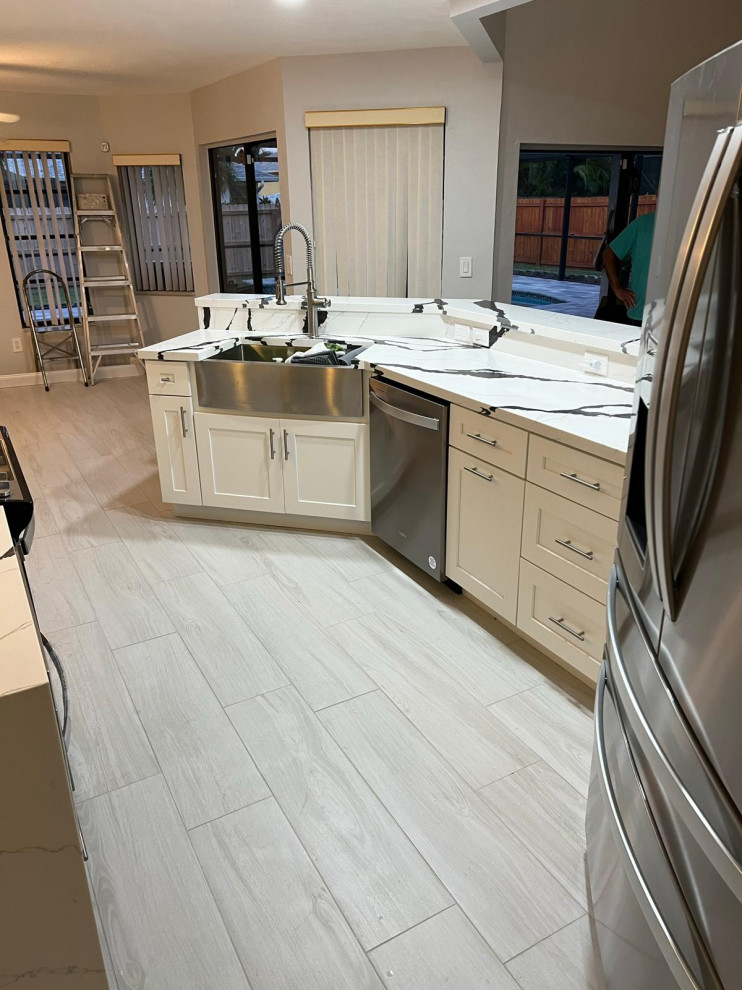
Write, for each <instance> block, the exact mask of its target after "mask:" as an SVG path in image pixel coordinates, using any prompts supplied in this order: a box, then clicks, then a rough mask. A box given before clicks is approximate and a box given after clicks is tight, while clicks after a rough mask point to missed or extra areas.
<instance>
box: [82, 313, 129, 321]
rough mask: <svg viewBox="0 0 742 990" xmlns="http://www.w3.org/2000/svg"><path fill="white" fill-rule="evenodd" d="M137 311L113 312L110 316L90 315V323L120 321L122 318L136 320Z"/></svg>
mask: <svg viewBox="0 0 742 990" xmlns="http://www.w3.org/2000/svg"><path fill="white" fill-rule="evenodd" d="M136 318H137V314H136V313H111V314H110V315H109V316H89V317H88V323H114V322H116V323H118V322H120V321H121V320H136Z"/></svg>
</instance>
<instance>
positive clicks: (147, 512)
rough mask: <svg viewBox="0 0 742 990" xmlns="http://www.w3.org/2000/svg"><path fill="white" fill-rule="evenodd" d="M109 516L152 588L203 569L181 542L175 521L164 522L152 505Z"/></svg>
mask: <svg viewBox="0 0 742 990" xmlns="http://www.w3.org/2000/svg"><path fill="white" fill-rule="evenodd" d="M106 515H107V516H108V518H109V519H110V521H111V522H112V523H113V527H114V529H115V530H116V532H117V533H118V535H119V536H120V538H121V540H122V541H123V543H124V545H125V546H126V548H127V549H128V551H129V553H130V554H131V555H132V557H133V558H134V560H135V562H136V564H137V566H138V567H139V569H140V570H141V572H142V574H143V575H144V577H145V578H146V579H147V580H148V581H149V582H150V583H151V584H156V583H157V582H158V581H171V580H172V579H173V578H178V577H184V576H185V575H187V574H195V573H197V572H198V571H200V570H201V569H202V568H201V565H200V564H199V562H198V561H197V560H196V558H195V557H194V556H193V554H192V553H191V551H190V550H189V549H188V547H186V546H185V545H184V544H183V542H182V541H181V540H180V539H179V538H178V534H177V532H176V528H175V526H174V525H173V523H172V521H171V520H167V519H163V518H162V516H161V515H160V514H159V512H157V510H156V509H155V507H154V506H153V505H152V503H151V502H149V501H147V502H141V503H139V504H138V505H129V506H125V507H121V508H117V509H111V510H109V511H108V512H107V513H106Z"/></svg>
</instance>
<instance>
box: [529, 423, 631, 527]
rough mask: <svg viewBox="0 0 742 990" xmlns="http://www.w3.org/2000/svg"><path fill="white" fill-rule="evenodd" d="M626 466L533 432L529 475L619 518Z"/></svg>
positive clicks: (573, 499) (610, 515)
mask: <svg viewBox="0 0 742 990" xmlns="http://www.w3.org/2000/svg"><path fill="white" fill-rule="evenodd" d="M624 473H625V470H624V466H623V465H622V464H614V463H613V462H612V461H604V460H603V459H602V458H601V457H593V456H592V454H586V453H584V452H583V451H581V450H575V449H574V448H573V447H566V446H565V445H564V444H563V443H554V441H553V440H546V439H544V437H537V436H534V435H531V441H530V443H529V446H528V470H527V472H526V477H527V478H528V480H529V481H532V482H533V483H534V484H536V485H540V487H541V488H548V489H549V491H552V492H556V493H557V495H563V496H564V497H565V498H568V499H571V500H572V501H573V502H579V504H580V505H585V506H587V508H588V509H595V511H596V512H600V513H602V514H603V515H604V516H609V517H610V518H611V519H618V517H619V515H620V512H621V490H622V488H623V482H624Z"/></svg>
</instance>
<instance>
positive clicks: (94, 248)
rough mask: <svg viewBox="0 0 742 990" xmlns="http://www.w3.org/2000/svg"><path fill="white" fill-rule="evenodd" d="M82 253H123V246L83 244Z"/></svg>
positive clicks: (81, 246)
mask: <svg viewBox="0 0 742 990" xmlns="http://www.w3.org/2000/svg"><path fill="white" fill-rule="evenodd" d="M80 250H81V251H123V250H124V245H123V244H81V245H80Z"/></svg>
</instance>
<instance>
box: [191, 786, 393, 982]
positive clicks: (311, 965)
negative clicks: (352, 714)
mask: <svg viewBox="0 0 742 990" xmlns="http://www.w3.org/2000/svg"><path fill="white" fill-rule="evenodd" d="M191 837H192V840H193V844H194V846H195V848H196V852H197V853H198V857H199V859H200V860H201V865H202V866H203V868H204V871H205V873H206V876H207V878H208V881H209V884H210V886H211V889H212V890H213V892H214V896H215V898H216V900H217V903H218V904H219V909H220V911H221V914H222V917H223V918H224V920H225V923H226V925H227V928H228V930H229V933H230V935H231V936H232V941H233V942H234V944H235V946H236V948H237V952H238V953H239V956H240V959H241V961H242V964H243V966H244V967H245V971H246V972H247V974H248V977H249V979H250V985H251V987H252V990H300V988H304V987H306V988H310V987H311V988H317V990H319V988H320V987H321V988H322V990H351V988H352V990H380V987H381V983H380V981H379V979H378V977H377V976H376V974H375V973H374V971H373V967H372V966H371V963H370V962H369V961H368V959H367V957H366V955H365V953H364V952H363V950H362V949H361V947H360V945H359V944H358V942H357V941H356V940H355V938H354V937H353V933H352V932H351V930H350V928H349V927H348V924H347V922H346V920H345V918H343V916H342V914H341V913H340V910H339V909H338V907H337V905H336V904H335V902H334V901H333V899H332V897H331V896H330V894H329V892H328V890H327V888H326V887H325V885H324V883H323V882H322V878H321V877H320V875H319V874H318V873H317V871H316V869H315V868H314V866H313V865H312V862H311V860H310V859H309V857H308V856H307V854H306V852H305V851H304V849H303V848H302V846H301V843H300V842H299V840H298V839H297V837H296V835H295V834H294V832H293V831H292V829H291V827H290V826H289V824H288V822H287V821H286V819H285V818H284V816H283V814H282V812H281V810H280V808H279V807H278V805H277V804H276V802H275V801H273V800H272V799H270V800H268V801H261V802H260V803H259V804H254V805H252V806H251V807H250V808H245V809H244V810H243V811H236V812H235V813H234V814H232V815H227V816H226V817H225V818H220V819H219V821H217V822H211V823H210V824H208V825H203V826H201V828H198V829H195V830H194V831H193V832H192V833H191Z"/></svg>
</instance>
